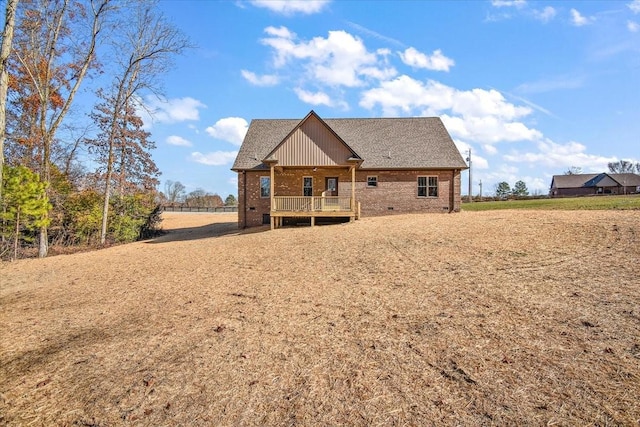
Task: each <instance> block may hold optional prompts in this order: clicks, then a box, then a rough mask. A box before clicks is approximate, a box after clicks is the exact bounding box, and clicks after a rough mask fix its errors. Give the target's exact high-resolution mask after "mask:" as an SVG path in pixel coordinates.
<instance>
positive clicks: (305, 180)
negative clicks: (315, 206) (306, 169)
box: [302, 176, 313, 197]
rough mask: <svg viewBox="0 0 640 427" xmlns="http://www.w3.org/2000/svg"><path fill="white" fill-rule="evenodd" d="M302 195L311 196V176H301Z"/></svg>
mask: <svg viewBox="0 0 640 427" xmlns="http://www.w3.org/2000/svg"><path fill="white" fill-rule="evenodd" d="M302 195H303V196H307V197H310V196H313V177H311V176H304V177H302Z"/></svg>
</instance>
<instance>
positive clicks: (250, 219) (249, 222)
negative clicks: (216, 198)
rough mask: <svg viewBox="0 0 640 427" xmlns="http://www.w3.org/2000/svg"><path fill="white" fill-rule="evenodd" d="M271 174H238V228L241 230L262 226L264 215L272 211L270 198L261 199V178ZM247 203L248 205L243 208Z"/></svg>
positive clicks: (265, 172) (267, 172)
mask: <svg viewBox="0 0 640 427" xmlns="http://www.w3.org/2000/svg"><path fill="white" fill-rule="evenodd" d="M269 174H270V172H269V171H268V170H266V171H247V172H244V173H242V172H240V173H239V174H238V226H239V227H240V228H243V227H245V226H246V227H256V226H258V225H262V223H263V221H262V219H263V215H264V214H268V213H269V212H270V211H271V205H270V203H271V200H270V199H269V198H268V197H260V177H261V176H269ZM245 180H246V187H245V185H244V184H245ZM245 188H246V194H245ZM245 197H246V198H245ZM245 201H246V205H244V206H243V204H244V203H245Z"/></svg>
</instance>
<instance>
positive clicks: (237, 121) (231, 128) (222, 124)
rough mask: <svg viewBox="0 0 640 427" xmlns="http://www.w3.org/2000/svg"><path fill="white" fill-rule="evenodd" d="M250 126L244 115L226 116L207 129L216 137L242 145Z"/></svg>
mask: <svg viewBox="0 0 640 427" xmlns="http://www.w3.org/2000/svg"><path fill="white" fill-rule="evenodd" d="M248 128H249V124H248V123H247V121H246V120H245V119H243V118H242V117H226V118H224V119H220V120H218V121H217V122H216V123H215V124H214V125H213V126H209V127H208V128H206V129H205V131H206V132H207V133H208V134H209V135H211V136H212V137H214V138H217V139H221V140H223V141H227V142H230V143H232V144H234V145H241V144H242V140H243V139H244V136H245V135H246V134H247V129H248Z"/></svg>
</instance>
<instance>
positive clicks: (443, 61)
mask: <svg viewBox="0 0 640 427" xmlns="http://www.w3.org/2000/svg"><path fill="white" fill-rule="evenodd" d="M398 53H399V55H400V58H401V59H402V62H404V63H405V64H407V65H409V66H411V67H415V68H426V69H428V70H434V71H449V68H451V67H453V66H454V65H455V62H454V61H453V59H451V58H447V57H446V56H444V55H443V54H442V51H441V50H440V49H438V50H434V51H433V53H432V54H431V56H429V55H425V54H424V53H422V52H420V51H418V50H417V49H415V48H413V47H409V48H407V49H405V51H404V52H398Z"/></svg>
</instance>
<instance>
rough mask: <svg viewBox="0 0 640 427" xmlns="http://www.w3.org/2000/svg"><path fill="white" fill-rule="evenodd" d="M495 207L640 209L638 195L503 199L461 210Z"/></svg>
mask: <svg viewBox="0 0 640 427" xmlns="http://www.w3.org/2000/svg"><path fill="white" fill-rule="evenodd" d="M495 209H553V210H603V209H604V210H608V209H636V210H637V209H640V195H628V196H597V197H567V198H554V199H530V200H526V199H525V200H504V201H491V202H473V203H463V204H462V210H464V211H469V212H477V211H488V210H495Z"/></svg>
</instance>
